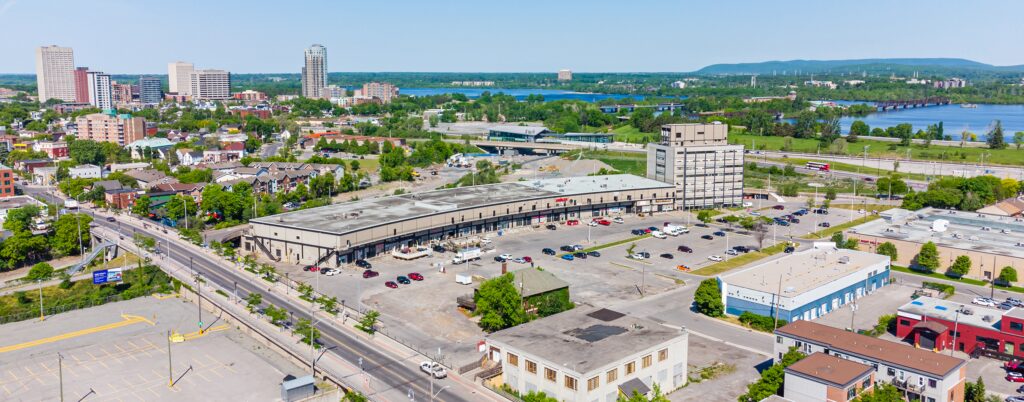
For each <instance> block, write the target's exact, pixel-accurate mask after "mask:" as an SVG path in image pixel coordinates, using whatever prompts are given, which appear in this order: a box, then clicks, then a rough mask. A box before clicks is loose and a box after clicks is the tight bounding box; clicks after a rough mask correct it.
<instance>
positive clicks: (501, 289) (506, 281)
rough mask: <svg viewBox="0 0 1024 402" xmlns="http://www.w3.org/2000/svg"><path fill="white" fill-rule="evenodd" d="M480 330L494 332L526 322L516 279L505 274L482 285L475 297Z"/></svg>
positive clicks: (509, 274)
mask: <svg viewBox="0 0 1024 402" xmlns="http://www.w3.org/2000/svg"><path fill="white" fill-rule="evenodd" d="M474 299H475V301H476V314H478V315H480V323H479V324H478V325H480V328H483V329H484V330H485V331H488V332H494V331H498V330H502V329H505V328H510V327H514V326H516V325H519V324H522V323H524V322H526V320H527V316H526V311H525V310H524V309H523V301H522V297H521V296H520V295H519V290H518V289H516V286H515V277H514V276H513V275H512V274H511V273H508V274H505V275H502V276H499V277H497V278H492V279H489V280H486V281H484V282H483V283H481V284H480V288H479V290H478V291H477V293H476V294H475V295H474Z"/></svg>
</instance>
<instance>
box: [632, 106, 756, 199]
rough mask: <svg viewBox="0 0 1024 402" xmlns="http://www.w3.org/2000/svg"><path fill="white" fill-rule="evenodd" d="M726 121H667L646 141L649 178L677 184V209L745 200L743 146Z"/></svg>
mask: <svg viewBox="0 0 1024 402" xmlns="http://www.w3.org/2000/svg"><path fill="white" fill-rule="evenodd" d="M728 134H729V126H728V125H726V124H717V123H716V124H667V125H664V126H661V143H658V144H647V178H650V179H654V180H658V181H661V182H665V183H670V184H673V185H675V186H676V197H675V198H676V209H691V208H706V207H720V206H732V205H740V204H742V203H743V145H729V142H728V139H727V135H728Z"/></svg>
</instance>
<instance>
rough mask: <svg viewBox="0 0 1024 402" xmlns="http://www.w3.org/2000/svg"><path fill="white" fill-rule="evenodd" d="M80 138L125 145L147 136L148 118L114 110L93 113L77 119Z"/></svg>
mask: <svg viewBox="0 0 1024 402" xmlns="http://www.w3.org/2000/svg"><path fill="white" fill-rule="evenodd" d="M75 124H77V125H78V139H81V140H92V141H96V142H112V143H114V144H117V145H120V146H125V145H127V144H131V143H133V142H135V141H138V140H141V139H143V138H145V137H146V120H145V119H143V118H141V117H132V116H131V115H128V114H122V115H118V114H116V113H115V112H114V111H112V110H108V111H106V112H104V113H93V114H89V115H85V116H79V117H78V118H77V119H75Z"/></svg>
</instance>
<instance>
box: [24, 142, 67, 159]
mask: <svg viewBox="0 0 1024 402" xmlns="http://www.w3.org/2000/svg"><path fill="white" fill-rule="evenodd" d="M32 149H33V150H35V151H36V152H45V153H46V155H47V156H49V157H50V158H51V159H64V158H67V157H68V143H66V142H64V141H39V142H36V143H35V144H33V145H32Z"/></svg>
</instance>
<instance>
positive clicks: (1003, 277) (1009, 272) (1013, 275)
mask: <svg viewBox="0 0 1024 402" xmlns="http://www.w3.org/2000/svg"><path fill="white" fill-rule="evenodd" d="M999 280H1000V281H1005V282H1009V283H1013V282H1017V270H1016V269H1014V268H1013V267H1011V266H1005V267H1003V269H1002V270H1000V271H999Z"/></svg>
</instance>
